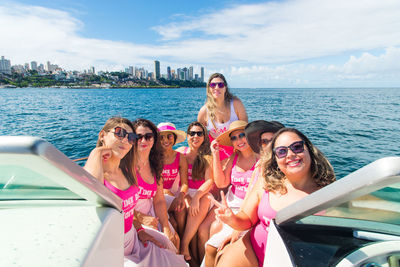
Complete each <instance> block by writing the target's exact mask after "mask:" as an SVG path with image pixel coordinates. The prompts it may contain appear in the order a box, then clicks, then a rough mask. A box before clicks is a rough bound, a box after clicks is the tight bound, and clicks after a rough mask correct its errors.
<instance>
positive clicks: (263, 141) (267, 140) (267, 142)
mask: <svg viewBox="0 0 400 267" xmlns="http://www.w3.org/2000/svg"><path fill="white" fill-rule="evenodd" d="M271 141H272V139H261V140H260V143H261V145H263V146H264V145H265V146H267V145H268V144H269V143H271Z"/></svg>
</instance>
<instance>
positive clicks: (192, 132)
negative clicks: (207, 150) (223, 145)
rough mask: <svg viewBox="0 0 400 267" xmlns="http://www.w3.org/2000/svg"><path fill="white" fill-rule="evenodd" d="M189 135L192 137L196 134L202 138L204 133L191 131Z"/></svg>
mask: <svg viewBox="0 0 400 267" xmlns="http://www.w3.org/2000/svg"><path fill="white" fill-rule="evenodd" d="M188 134H189V135H190V136H192V137H193V136H195V135H196V134H197V136H198V137H202V136H203V135H204V133H203V132H202V131H199V132H196V131H190V132H188Z"/></svg>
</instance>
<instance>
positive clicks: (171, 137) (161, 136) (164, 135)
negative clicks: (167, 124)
mask: <svg viewBox="0 0 400 267" xmlns="http://www.w3.org/2000/svg"><path fill="white" fill-rule="evenodd" d="M164 138H167V139H174V134H172V133H169V134H161V135H160V139H161V140H163V139H164Z"/></svg>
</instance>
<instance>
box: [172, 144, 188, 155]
mask: <svg viewBox="0 0 400 267" xmlns="http://www.w3.org/2000/svg"><path fill="white" fill-rule="evenodd" d="M185 149H186V147H185V146H180V147H178V148H177V149H175V151H176V152H179V153H181V157H185V155H184V154H183V153H184V152H185Z"/></svg>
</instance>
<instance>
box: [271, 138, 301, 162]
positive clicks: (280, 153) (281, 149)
mask: <svg viewBox="0 0 400 267" xmlns="http://www.w3.org/2000/svg"><path fill="white" fill-rule="evenodd" d="M289 148H290V150H292V151H293V153H295V154H299V153H302V152H304V141H296V142H294V143H292V144H291V145H290V146H278V147H276V148H274V149H273V151H274V153H275V155H276V156H277V157H278V159H281V158H284V157H286V155H287V153H288V151H289Z"/></svg>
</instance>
